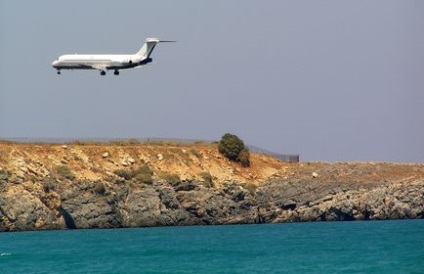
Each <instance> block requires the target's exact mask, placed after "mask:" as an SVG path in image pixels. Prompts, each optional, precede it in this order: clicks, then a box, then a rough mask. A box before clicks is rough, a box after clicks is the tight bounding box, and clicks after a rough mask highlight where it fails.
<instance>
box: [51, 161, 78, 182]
mask: <svg viewBox="0 0 424 274" xmlns="http://www.w3.org/2000/svg"><path fill="white" fill-rule="evenodd" d="M54 171H55V174H56V175H57V176H58V178H59V179H68V180H71V181H72V180H74V179H75V174H74V173H73V172H72V170H71V169H70V168H69V167H68V166H67V165H60V166H56V168H55V169H54Z"/></svg>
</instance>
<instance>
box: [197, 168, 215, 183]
mask: <svg viewBox="0 0 424 274" xmlns="http://www.w3.org/2000/svg"><path fill="white" fill-rule="evenodd" d="M199 176H200V177H202V179H203V181H204V185H205V187H214V186H215V184H214V182H213V178H212V175H211V174H210V173H209V172H207V171H204V172H201V173H200V174H199Z"/></svg>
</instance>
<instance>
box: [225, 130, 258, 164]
mask: <svg viewBox="0 0 424 274" xmlns="http://www.w3.org/2000/svg"><path fill="white" fill-rule="evenodd" d="M218 151H219V152H220V153H222V155H224V156H225V157H226V158H227V159H229V160H231V161H234V162H238V163H241V164H242V165H243V166H244V167H248V166H250V160H249V158H250V153H249V149H248V148H247V147H245V146H244V142H243V141H242V140H241V139H240V138H239V137H238V136H236V135H233V134H230V133H226V134H224V136H222V138H221V140H220V141H219V143H218Z"/></svg>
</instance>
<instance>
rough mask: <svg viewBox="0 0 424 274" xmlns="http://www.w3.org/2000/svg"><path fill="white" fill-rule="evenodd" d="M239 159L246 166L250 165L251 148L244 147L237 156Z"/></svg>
mask: <svg viewBox="0 0 424 274" xmlns="http://www.w3.org/2000/svg"><path fill="white" fill-rule="evenodd" d="M237 161H238V162H240V164H241V165H242V166H244V167H249V166H250V153H249V150H248V149H247V148H246V147H245V148H243V149H242V150H241V151H240V153H239V155H238V156H237Z"/></svg>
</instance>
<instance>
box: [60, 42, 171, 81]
mask: <svg viewBox="0 0 424 274" xmlns="http://www.w3.org/2000/svg"><path fill="white" fill-rule="evenodd" d="M164 42H176V41H165V40H159V39H158V38H147V39H146V41H145V43H144V44H143V46H142V47H141V49H140V50H139V51H138V52H137V53H135V54H126V55H123V54H119V55H116V54H102V55H100V54H66V55H62V56H60V57H59V58H57V59H56V60H55V61H53V63H52V66H53V67H54V68H55V69H56V70H57V74H60V70H62V69H97V70H99V71H100V75H102V76H103V75H106V70H114V72H113V74H114V75H119V70H120V69H129V68H135V67H140V66H144V65H147V64H149V63H151V62H152V58H150V55H151V54H152V51H153V49H154V48H155V46H156V44H157V43H164Z"/></svg>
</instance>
